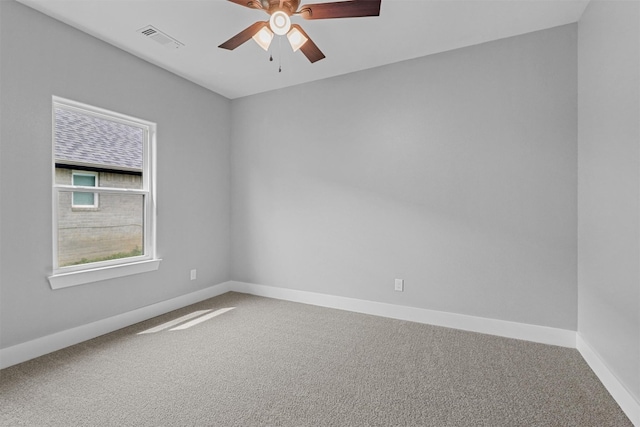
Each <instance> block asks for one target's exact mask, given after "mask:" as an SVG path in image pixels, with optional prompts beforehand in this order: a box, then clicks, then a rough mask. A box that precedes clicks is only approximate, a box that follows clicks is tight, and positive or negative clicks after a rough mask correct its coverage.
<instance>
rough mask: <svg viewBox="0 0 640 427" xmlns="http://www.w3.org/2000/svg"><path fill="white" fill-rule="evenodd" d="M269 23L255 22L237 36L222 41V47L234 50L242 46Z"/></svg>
mask: <svg viewBox="0 0 640 427" xmlns="http://www.w3.org/2000/svg"><path fill="white" fill-rule="evenodd" d="M268 24H269V23H268V22H267V21H258V22H256V23H255V24H252V25H250V26H249V27H248V28H245V29H244V30H242V31H240V32H239V33H238V34H236V35H235V36H233V37H231V38H230V39H229V40H227V41H226V42H224V43H222V44H221V45H220V46H218V47H220V48H222V49H228V50H233V49H235V48H237V47H238V46H240V45H241V44H242V43H244V42H246V41H248V40H249V39H250V38H251V37H253V36H254V35H255V34H256V33H257V32H258V31H260V29H261V28H262V27H265V26H267V25H268Z"/></svg>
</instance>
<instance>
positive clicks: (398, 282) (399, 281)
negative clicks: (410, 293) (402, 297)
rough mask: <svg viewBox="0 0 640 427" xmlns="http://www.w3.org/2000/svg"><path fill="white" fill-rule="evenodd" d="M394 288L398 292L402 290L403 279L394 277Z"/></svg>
mask: <svg viewBox="0 0 640 427" xmlns="http://www.w3.org/2000/svg"><path fill="white" fill-rule="evenodd" d="M395 290H396V291H398V292H402V291H404V280H403V279H396V287H395Z"/></svg>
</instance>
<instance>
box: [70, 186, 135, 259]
mask: <svg viewBox="0 0 640 427" xmlns="http://www.w3.org/2000/svg"><path fill="white" fill-rule="evenodd" d="M75 194H77V195H85V194H89V195H93V193H79V192H76V193H75ZM73 195H74V193H73V192H68V191H64V192H60V193H59V197H58V225H57V226H58V242H57V244H58V265H59V266H60V267H65V266H70V265H77V264H87V263H91V262H99V261H107V260H111V259H121V258H128V257H133V256H139V255H143V254H144V219H143V218H144V197H145V196H144V195H140V194H107V193H102V194H99V197H100V209H98V210H88V211H87V210H73V209H72V208H71V198H72V197H73Z"/></svg>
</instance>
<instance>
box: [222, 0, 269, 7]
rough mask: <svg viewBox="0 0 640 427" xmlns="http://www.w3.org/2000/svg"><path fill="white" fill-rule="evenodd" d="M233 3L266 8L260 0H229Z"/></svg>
mask: <svg viewBox="0 0 640 427" xmlns="http://www.w3.org/2000/svg"><path fill="white" fill-rule="evenodd" d="M229 1H230V2H231V3H235V4H239V5H240V6H244V7H248V8H250V9H264V8H263V7H262V3H261V2H260V0H229Z"/></svg>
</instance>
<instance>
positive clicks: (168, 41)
mask: <svg viewBox="0 0 640 427" xmlns="http://www.w3.org/2000/svg"><path fill="white" fill-rule="evenodd" d="M138 32H139V33H140V34H142V35H143V36H145V37H147V38H149V39H151V40H153V41H154V42H156V43H158V44H161V45H162V46H164V47H166V48H167V49H180V48H181V47H183V46H184V44H183V43H180V42H179V41H178V40H176V39H174V38H173V37H171V36H170V35H168V34H166V33H163V32H162V31H160V30H159V29H157V28H156V27H154V26H153V25H147V26H146V27H144V28H140V29H139V30H138Z"/></svg>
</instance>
